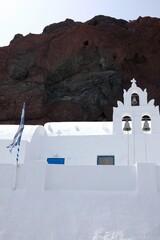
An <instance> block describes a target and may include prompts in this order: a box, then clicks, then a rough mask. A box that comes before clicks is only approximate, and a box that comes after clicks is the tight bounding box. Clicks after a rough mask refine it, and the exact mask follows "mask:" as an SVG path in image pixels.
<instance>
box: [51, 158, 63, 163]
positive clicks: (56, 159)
mask: <svg viewBox="0 0 160 240" xmlns="http://www.w3.org/2000/svg"><path fill="white" fill-rule="evenodd" d="M47 162H48V164H64V158H47Z"/></svg>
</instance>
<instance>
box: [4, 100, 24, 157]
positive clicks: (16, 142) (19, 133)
mask: <svg viewBox="0 0 160 240" xmlns="http://www.w3.org/2000/svg"><path fill="white" fill-rule="evenodd" d="M24 115H25V103H23V108H22V114H21V121H20V125H19V127H18V130H17V132H16V134H15V136H14V138H13V141H12V143H11V144H10V145H9V146H7V148H9V151H10V152H12V149H13V148H14V147H15V146H17V145H20V142H21V137H22V132H23V129H24Z"/></svg>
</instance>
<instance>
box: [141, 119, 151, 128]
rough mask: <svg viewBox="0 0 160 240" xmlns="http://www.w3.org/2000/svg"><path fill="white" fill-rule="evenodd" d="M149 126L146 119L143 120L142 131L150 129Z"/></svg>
mask: <svg viewBox="0 0 160 240" xmlns="http://www.w3.org/2000/svg"><path fill="white" fill-rule="evenodd" d="M150 130H151V129H150V126H149V123H148V121H147V120H145V121H144V125H143V131H150Z"/></svg>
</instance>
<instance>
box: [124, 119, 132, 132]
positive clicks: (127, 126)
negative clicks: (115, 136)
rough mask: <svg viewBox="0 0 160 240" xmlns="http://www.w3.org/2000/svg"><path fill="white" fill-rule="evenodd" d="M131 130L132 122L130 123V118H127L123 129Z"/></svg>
mask: <svg viewBox="0 0 160 240" xmlns="http://www.w3.org/2000/svg"><path fill="white" fill-rule="evenodd" d="M130 130H131V127H130V124H129V122H128V120H126V121H125V124H124V128H123V131H130Z"/></svg>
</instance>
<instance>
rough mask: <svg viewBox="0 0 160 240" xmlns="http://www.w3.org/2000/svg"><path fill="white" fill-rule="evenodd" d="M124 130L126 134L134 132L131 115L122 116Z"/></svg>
mask: <svg viewBox="0 0 160 240" xmlns="http://www.w3.org/2000/svg"><path fill="white" fill-rule="evenodd" d="M122 130H123V132H124V133H125V134H126V133H127V134H128V133H129V134H131V133H132V119H131V117H130V116H124V117H123V118H122Z"/></svg>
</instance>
